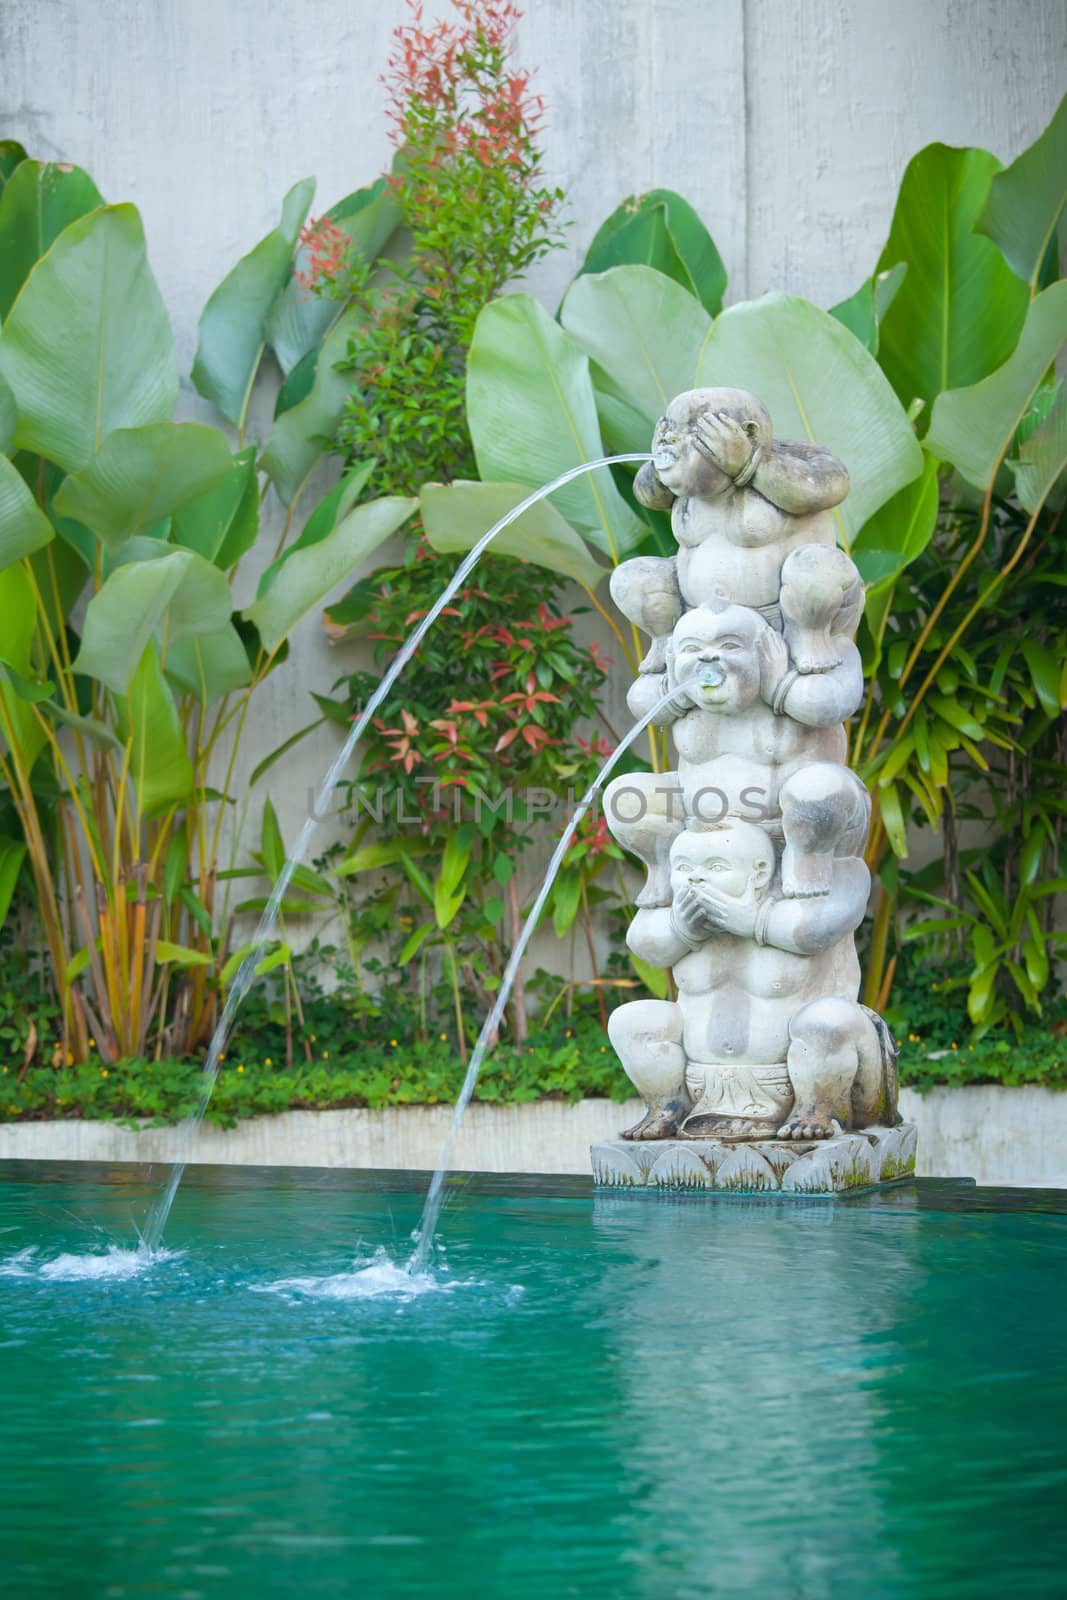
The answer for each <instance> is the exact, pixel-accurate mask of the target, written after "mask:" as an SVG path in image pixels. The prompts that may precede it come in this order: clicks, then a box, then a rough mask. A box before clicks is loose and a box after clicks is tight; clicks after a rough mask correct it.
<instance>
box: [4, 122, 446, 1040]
mask: <svg viewBox="0 0 1067 1600" xmlns="http://www.w3.org/2000/svg"><path fill="white" fill-rule="evenodd" d="M0 154H2V162H0V167H2V170H3V171H4V173H5V175H6V181H5V184H4V188H3V193H2V197H0V263H2V266H0V300H2V305H3V310H2V315H3V318H4V321H3V329H2V332H0V450H2V454H0V641H2V645H0V648H2V655H0V779H2V782H3V794H2V800H3V815H4V816H5V817H6V819H7V820H6V822H5V827H6V828H7V830H8V831H7V833H6V834H5V836H4V837H3V838H2V839H0V918H2V916H3V915H4V913H6V911H7V909H8V906H9V903H10V901H11V897H12V895H13V893H14V891H15V888H16V885H17V883H18V880H19V879H20V877H21V878H22V879H23V881H25V879H26V877H27V876H28V877H29V879H30V881H31V882H32V885H33V892H34V897H35V899H36V903H37V909H38V912H39V914H40V918H41V923H42V927H43V932H44V938H45V941H46V943H47V947H48V952H49V956H50V960H51V966H52V969H53V974H54V981H55V983H56V987H57V992H58V999H59V1004H60V1008H61V1013H62V1052H63V1054H64V1055H66V1056H69V1057H70V1058H71V1059H73V1060H79V1061H80V1060H84V1059H86V1057H87V1055H88V1053H89V1051H90V1049H91V1048H93V1047H94V1046H93V1045H91V1043H90V1041H95V1049H96V1050H97V1051H98V1052H99V1053H100V1054H101V1055H102V1056H103V1057H104V1058H105V1059H106V1058H114V1057H117V1056H120V1055H129V1054H144V1053H146V1052H147V1051H148V1050H149V1049H154V1050H156V1051H162V1050H174V1049H182V1050H184V1049H188V1048H190V1047H192V1046H193V1045H195V1044H196V1043H197V1042H198V1041H199V1040H201V1039H203V1037H204V1036H205V1034H206V1033H207V1032H208V1031H209V1030H210V1026H211V1022H212V1018H213V1013H214V1009H215V1005H216V1001H217V993H218V988H219V984H220V982H221V983H225V981H226V977H227V970H226V966H225V961H226V955H227V943H228V939H229V917H228V914H227V912H226V909H225V906H224V897H223V896H222V894H221V893H220V891H219V889H218V884H219V879H220V867H221V865H222V861H221V851H222V848H223V844H224V840H225V832H226V830H225V826H224V818H225V812H226V808H227V806H228V805H230V804H231V803H232V796H231V794H230V792H229V791H230V787H231V780H232V775H233V771H234V766H235V761H236V756H237V750H238V744H239V740H240V737H241V733H242V731H243V729H244V726H245V720H246V717H247V713H248V707H249V703H250V701H251V698H252V696H253V694H254V693H255V691H256V689H257V688H258V687H259V685H260V684H261V683H262V682H263V680H264V678H265V677H266V675H267V674H268V673H269V672H270V671H271V670H272V669H273V668H274V667H275V666H276V665H277V664H278V663H279V662H280V661H282V660H283V659H284V656H285V653H286V640H287V638H288V635H289V633H290V631H291V629H292V628H293V626H295V624H296V622H297V621H298V620H299V619H300V617H302V616H303V615H306V614H307V612H308V611H310V610H313V609H316V608H317V607H318V606H319V605H320V604H321V601H322V599H323V598H324V596H325V595H326V594H328V593H329V592H330V591H331V589H332V588H334V587H335V586H336V585H337V583H338V582H340V581H342V580H343V579H344V578H345V577H346V576H347V575H348V574H349V573H351V571H352V570H353V568H354V567H355V566H356V565H358V563H359V561H360V560H361V559H362V558H363V555H364V554H365V552H366V550H367V549H368V548H372V547H373V541H374V540H377V541H379V542H380V540H381V539H382V538H384V537H386V536H387V535H388V534H389V533H390V532H392V531H393V530H394V529H395V528H396V527H398V526H399V525H400V524H401V523H402V522H403V521H404V520H405V518H406V517H407V516H408V515H409V514H410V512H411V510H412V509H413V505H414V502H412V501H408V500H402V499H399V498H395V497H394V498H391V499H387V500H382V501H378V502H376V504H375V505H374V507H365V508H359V509H357V510H354V511H353V510H351V509H350V508H349V507H347V506H346V507H342V506H341V505H340V503H339V502H338V501H337V500H336V499H335V500H330V499H329V498H328V499H327V501H326V502H324V503H323V505H321V506H319V507H318V508H317V511H316V513H315V514H314V515H313V518H312V519H311V522H312V523H313V526H310V525H309V527H310V531H309V528H308V527H306V528H305V529H304V532H303V535H302V539H301V540H300V541H298V542H297V545H296V546H293V547H292V548H291V549H286V550H284V551H283V552H281V553H280V554H279V557H278V560H276V562H275V563H274V565H273V566H272V567H270V568H268V570H267V572H266V574H265V576H264V578H263V579H262V580H261V584H260V593H259V596H258V598H257V599H256V601H255V603H254V604H253V605H251V606H250V607H248V608H246V609H245V610H244V611H243V612H241V613H238V612H237V611H236V610H235V604H234V599H233V593H232V587H231V583H232V579H233V577H234V575H235V572H236V570H237V568H238V566H239V565H240V563H241V561H242V558H243V557H244V556H245V555H246V554H247V553H248V552H249V551H250V550H251V549H252V548H253V547H254V546H255V544H256V542H257V540H258V538H259V536H260V522H259V503H260V494H261V486H260V482H259V480H258V477H257V471H256V463H255V452H254V451H253V450H250V449H244V448H240V449H238V451H237V452H236V453H233V452H232V451H231V448H230V445H229V443H228V441H227V439H226V437H225V435H224V434H223V433H221V432H220V431H218V430H217V429H214V428H210V427H206V426H203V425H202V424H199V423H188V422H184V423H183V422H176V421H174V420H173V417H174V410H175V405H176V402H177V398H178V364H177V358H176V354H175V349H174V342H173V338H172V335H171V330H170V325H169V322H168V319H167V315H166V311H165V309H164V306H163V302H162V299H161V297H160V294H159V290H158V288H157V286H156V283H155V280H154V278H153V276H152V273H151V270H150V268H149V265H148V260H147V255H146V249H145V240H144V234H143V229H142V226H141V220H140V217H139V215H138V213H137V211H136V210H135V209H134V207H133V206H130V205H106V204H105V203H104V202H103V200H102V197H101V196H100V194H99V192H98V190H97V189H96V187H95V185H94V184H93V182H92V180H91V179H90V178H89V176H88V175H87V174H86V173H84V172H82V171H81V170H80V169H78V168H66V167H57V166H52V165H47V164H42V163H40V162H37V161H33V160H30V159H28V158H27V157H26V155H25V152H24V151H23V150H22V149H21V147H17V146H14V145H12V144H10V143H9V144H6V145H5V146H3V149H2V152H0ZM310 199H311V190H310V187H309V186H307V185H303V186H298V187H297V190H296V191H294V193H293V195H291V196H290V197H289V199H288V200H287V203H286V215H285V217H284V218H283V225H282V228H281V229H280V230H279V231H278V232H277V234H276V235H272V238H271V241H270V243H271V249H270V250H262V249H261V251H260V253H259V256H258V258H257V262H256V263H255V264H254V265H255V272H254V273H253V272H251V271H246V272H245V275H244V276H245V287H246V289H247V291H248V292H247V294H246V296H245V298H244V299H243V300H242V301H241V303H240V304H239V305H237V304H236V303H233V302H230V303H226V302H225V300H223V301H222V302H219V301H218V300H216V302H215V304H214V305H213V307H212V308H211V315H210V317H209V319H208V330H207V333H206V335H205V337H204V338H203V339H202V341H201V351H200V356H199V357H198V367H199V370H200V372H201V374H203V373H204V372H205V371H208V370H210V371H211V373H212V374H213V378H212V381H213V383H214V384H215V385H216V386H217V387H219V388H220V389H226V390H227V392H228V393H229V394H230V395H231V397H233V399H234V402H235V405H234V406H233V407H231V410H232V409H235V407H236V401H237V397H238V396H239V394H243V393H244V391H245V388H247V375H246V367H247V362H248V347H249V340H250V337H251V335H250V332H249V325H248V319H249V316H250V314H251V313H250V311H249V307H250V306H251V305H252V304H253V302H254V301H255V295H256V294H258V295H259V301H258V302H257V303H258V304H261V305H262V304H267V303H268V301H269V302H270V304H273V300H277V298H278V296H279V294H281V293H282V291H283V290H284V287H285V281H286V279H287V278H288V274H289V270H290V259H291V252H292V247H293V245H295V238H296V231H297V229H298V228H299V224H300V220H301V219H302V216H303V213H304V212H305V211H306V208H307V205H308V204H309V203H310ZM301 208H303V210H301ZM297 213H299V216H298V215H297ZM265 243H266V242H265ZM285 249H288V251H289V254H288V255H286V256H285V259H284V261H283V262H282V263H281V265H280V266H279V259H280V257H281V255H282V254H283V253H284V250H285ZM268 267H269V271H268ZM253 291H255V292H253ZM268 291H269V292H268ZM271 296H273V300H271ZM269 309H270V305H269V304H267V310H268V312H269ZM242 386H244V387H242ZM297 546H299V548H298V547H297ZM283 568H284V570H285V582H284V584H283V585H281V586H279V585H278V584H277V576H278V573H279V572H280V571H281V570H282V569H283ZM216 779H218V780H220V787H218V788H216V787H215V781H216Z"/></svg>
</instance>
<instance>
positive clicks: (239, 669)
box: [166, 622, 252, 705]
mask: <svg viewBox="0 0 1067 1600" xmlns="http://www.w3.org/2000/svg"><path fill="white" fill-rule="evenodd" d="M166 678H167V682H168V683H169V684H170V686H171V688H172V689H174V690H176V691H177V693H178V694H191V695H193V696H194V697H195V698H196V699H197V700H199V701H200V702H201V703H202V704H203V705H212V704H213V703H214V702H215V701H216V700H221V699H223V698H224V696H226V695H228V694H233V693H234V692H235V691H236V690H237V689H245V688H247V686H248V685H249V684H250V683H251V682H252V668H251V665H250V663H249V660H248V652H247V650H246V649H245V647H244V643H243V642H242V639H241V636H240V634H239V633H238V632H237V629H236V628H235V627H234V625H233V623H232V622H228V623H227V624H226V626H225V627H224V628H222V629H220V630H219V632H218V633H205V634H196V635H194V636H193V637H192V638H189V639H178V640H175V641H174V642H172V643H171V644H170V645H169V647H168V649H167V663H166Z"/></svg>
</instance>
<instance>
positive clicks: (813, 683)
mask: <svg viewBox="0 0 1067 1600" xmlns="http://www.w3.org/2000/svg"><path fill="white" fill-rule="evenodd" d="M834 642H835V644H836V645H838V647H839V648H840V650H841V654H842V657H843V659H842V661H841V663H840V665H838V666H836V667H831V669H830V671H829V672H801V673H795V674H794V673H789V674H787V675H786V677H785V678H783V679H782V682H781V683H780V685H779V688H778V692H777V694H776V695H775V697H774V701H773V708H774V710H775V711H776V712H780V713H784V715H785V716H787V717H792V719H793V721H794V722H802V723H803V724H804V726H805V727H808V728H834V727H836V726H837V724H838V723H839V722H847V721H848V719H849V717H851V716H852V714H853V712H854V711H855V710H856V709H857V708H858V707H859V706H861V705H862V704H863V693H864V688H863V664H862V662H861V660H860V653H859V651H858V650H857V649H856V646H855V645H854V644H853V643H852V641H851V640H850V639H848V640H846V639H841V640H835V641H834Z"/></svg>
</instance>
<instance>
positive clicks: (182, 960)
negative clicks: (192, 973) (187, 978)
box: [156, 939, 215, 967]
mask: <svg viewBox="0 0 1067 1600" xmlns="http://www.w3.org/2000/svg"><path fill="white" fill-rule="evenodd" d="M156 960H157V961H158V962H159V963H160V965H161V966H162V964H163V963H164V962H167V961H171V962H173V963H174V965H175V966H176V967H213V966H214V965H215V957H214V956H212V955H205V954H204V952H203V951H202V950H190V948H189V946H188V945H184V944H171V942H170V940H169V939H160V940H159V941H158V943H157V944H156Z"/></svg>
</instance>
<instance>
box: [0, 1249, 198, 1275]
mask: <svg viewBox="0 0 1067 1600" xmlns="http://www.w3.org/2000/svg"><path fill="white" fill-rule="evenodd" d="M180 1253H181V1252H180V1251H174V1250H159V1249H149V1248H148V1246H147V1245H145V1244H141V1245H139V1246H138V1247H137V1249H135V1250H129V1249H123V1248H122V1247H121V1246H120V1245H117V1244H111V1245H108V1247H107V1249H106V1250H105V1251H103V1252H102V1253H100V1252H95V1253H94V1252H87V1253H86V1254H84V1255H80V1254H76V1253H74V1252H67V1253H65V1254H63V1255H58V1256H52V1257H51V1258H41V1257H40V1256H39V1255H38V1252H37V1249H36V1247H35V1246H31V1247H30V1248H29V1249H28V1250H19V1251H18V1252H17V1253H16V1254H15V1255H13V1256H8V1258H7V1260H6V1261H0V1278H36V1279H38V1280H40V1281H43V1282H45V1283H121V1282H124V1281H126V1280H128V1279H130V1278H139V1277H141V1276H142V1275H143V1274H144V1273H146V1272H148V1271H150V1270H151V1269H152V1268H153V1267H157V1266H160V1265H162V1263H163V1262H165V1261H173V1260H175V1259H176V1257H177V1256H178V1255H179V1254H180Z"/></svg>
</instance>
